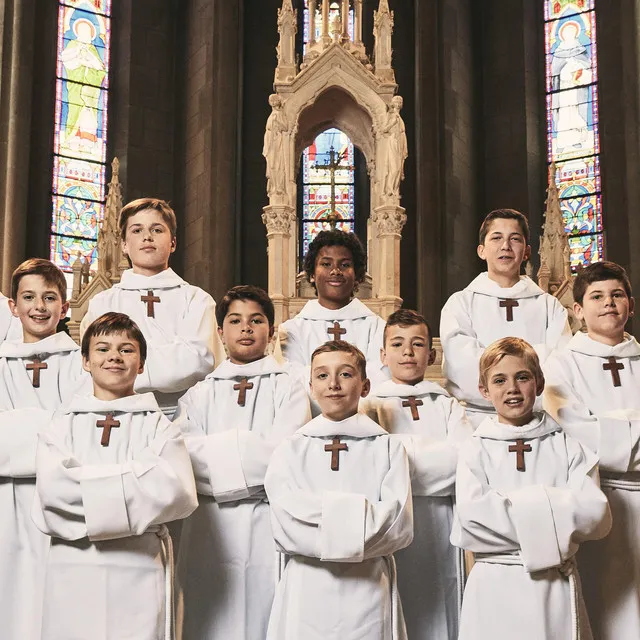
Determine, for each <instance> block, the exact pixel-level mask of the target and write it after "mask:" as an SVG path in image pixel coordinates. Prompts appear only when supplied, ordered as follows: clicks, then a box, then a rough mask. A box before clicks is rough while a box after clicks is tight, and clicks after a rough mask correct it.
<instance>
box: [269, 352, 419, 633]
mask: <svg viewBox="0 0 640 640" xmlns="http://www.w3.org/2000/svg"><path fill="white" fill-rule="evenodd" d="M310 385H311V392H312V394H313V397H314V398H315V400H316V401H317V402H318V404H319V405H320V408H321V410H322V415H321V416H318V417H317V418H315V419H313V420H311V422H309V423H308V424H306V425H305V426H304V427H302V428H301V429H299V430H298V432H297V433H296V434H294V435H293V436H290V437H289V438H287V439H286V440H285V441H284V442H282V444H280V446H279V447H278V448H277V449H276V450H275V452H274V454H273V456H272V458H271V462H270V463H269V468H268V469H267V475H266V477H265V483H264V484H265V489H266V491H267V496H268V498H269V503H270V505H271V525H272V529H273V535H274V538H275V540H276V544H277V546H278V548H279V549H280V551H281V552H282V553H284V554H286V556H287V562H286V566H285V569H284V573H283V575H282V579H281V581H280V583H279V584H278V587H277V588H276V596H275V600H274V604H273V610H272V613H271V619H270V620H269V631H268V634H267V638H268V640H300V639H302V638H304V639H305V640H350V639H355V638H367V640H392V639H393V640H398V639H405V638H406V637H407V636H406V629H405V624H404V618H403V616H402V607H401V605H400V599H399V596H398V593H397V587H396V579H395V561H394V559H393V555H392V554H393V553H394V552H395V551H398V550H399V549H402V548H404V547H406V546H407V545H408V544H409V543H410V542H411V539H412V538H413V518H412V508H411V482H410V478H409V464H408V460H407V455H406V452H405V449H404V447H403V445H402V443H401V442H400V441H399V440H397V439H393V438H391V437H390V436H389V435H388V434H387V433H386V432H385V431H384V429H382V428H381V427H379V426H378V425H377V424H375V422H373V420H371V419H370V418H368V417H367V416H365V415H363V414H359V413H358V401H359V400H360V398H362V397H365V396H366V395H367V393H368V392H369V381H368V380H367V378H366V361H365V358H364V356H363V354H362V353H361V352H360V351H359V349H357V347H354V346H353V345H352V344H349V343H347V342H343V341H336V342H327V343H326V344H324V345H322V346H320V347H319V348H318V349H316V350H315V351H314V353H313V356H312V359H311V382H310Z"/></svg>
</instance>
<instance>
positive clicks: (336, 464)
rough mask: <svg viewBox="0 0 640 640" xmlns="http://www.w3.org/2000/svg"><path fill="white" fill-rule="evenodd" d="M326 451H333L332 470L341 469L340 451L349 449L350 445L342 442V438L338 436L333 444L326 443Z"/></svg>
mask: <svg viewBox="0 0 640 640" xmlns="http://www.w3.org/2000/svg"><path fill="white" fill-rule="evenodd" d="M324 450H325V451H331V471H338V470H339V469H340V452H341V451H349V447H348V446H347V444H346V443H345V442H340V438H338V436H336V437H335V438H334V439H333V441H332V443H331V444H325V445H324Z"/></svg>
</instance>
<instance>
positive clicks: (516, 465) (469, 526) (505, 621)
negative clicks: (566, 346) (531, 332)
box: [451, 338, 611, 640]
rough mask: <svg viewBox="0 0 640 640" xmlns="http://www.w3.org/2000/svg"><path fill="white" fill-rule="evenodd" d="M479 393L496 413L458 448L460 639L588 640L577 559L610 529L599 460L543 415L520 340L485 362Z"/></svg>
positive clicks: (532, 360) (536, 374)
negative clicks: (468, 560) (465, 557)
mask: <svg viewBox="0 0 640 640" xmlns="http://www.w3.org/2000/svg"><path fill="white" fill-rule="evenodd" d="M479 379H480V390H481V392H482V394H483V395H484V396H485V397H486V398H487V399H488V400H490V401H491V402H492V403H493V405H494V406H495V408H496V412H497V417H494V416H489V417H487V418H485V420H484V421H483V422H482V424H481V425H480V426H479V427H478V428H477V429H476V431H475V433H474V435H473V437H472V438H471V439H470V440H469V441H468V442H467V443H466V444H465V445H463V446H462V448H461V451H460V457H459V462H458V471H457V478H456V518H455V521H454V528H453V531H452V533H451V541H452V542H453V543H454V544H455V545H457V546H459V547H461V548H463V549H467V550H469V551H472V552H474V554H475V559H476V563H475V564H474V566H473V568H472V569H471V572H470V575H469V579H468V581H467V585H466V588H465V592H464V599H463V602H462V614H461V619H460V636H459V637H460V640H487V639H488V638H491V640H512V639H513V638H518V640H556V639H560V638H561V639H562V640H590V639H591V638H592V635H591V629H590V627H589V621H588V618H587V616H586V613H585V611H584V605H583V603H582V599H581V597H580V588H579V578H578V575H577V566H576V562H575V559H574V556H575V553H576V551H577V550H578V546H579V544H580V543H582V542H584V541H585V540H594V539H597V538H602V537H603V536H605V535H606V534H607V532H608V531H609V528H610V526H611V514H610V512H609V505H608V503H607V499H606V497H605V496H604V494H603V493H602V491H600V489H599V487H598V470H597V459H596V456H595V455H594V454H593V453H591V452H590V451H588V450H587V449H583V448H582V446H581V445H580V443H579V442H578V441H577V440H575V439H574V438H572V437H571V436H569V435H568V434H566V433H565V432H563V431H562V430H561V428H560V427H559V425H558V424H557V423H556V422H555V421H554V420H553V419H552V418H551V417H550V416H549V415H548V414H547V413H545V412H544V411H543V412H540V413H534V412H533V408H534V403H535V400H536V396H537V395H539V394H540V393H542V391H543V388H544V377H543V375H542V370H541V368H540V363H539V360H538V356H537V355H536V353H535V351H534V350H533V348H532V347H531V345H529V344H528V343H526V342H525V341H524V340H522V339H520V338H502V339H501V340H498V341H497V342H495V343H494V344H493V345H490V346H489V347H488V348H487V349H486V351H485V353H484V354H483V356H482V358H481V359H480V375H479Z"/></svg>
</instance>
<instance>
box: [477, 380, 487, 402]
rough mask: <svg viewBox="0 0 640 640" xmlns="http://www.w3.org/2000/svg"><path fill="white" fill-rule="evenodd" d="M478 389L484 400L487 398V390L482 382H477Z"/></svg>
mask: <svg viewBox="0 0 640 640" xmlns="http://www.w3.org/2000/svg"><path fill="white" fill-rule="evenodd" d="M478 390H479V391H480V394H481V395H482V397H483V398H484V399H485V400H489V399H490V398H489V390H488V389H487V388H486V387H485V386H484V385H483V384H479V385H478Z"/></svg>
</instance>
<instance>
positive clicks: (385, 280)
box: [371, 205, 407, 318]
mask: <svg viewBox="0 0 640 640" xmlns="http://www.w3.org/2000/svg"><path fill="white" fill-rule="evenodd" d="M371 221H372V223H373V227H374V229H375V237H376V247H375V251H376V254H377V255H376V262H377V265H376V268H377V273H376V274H375V275H374V282H376V281H377V287H376V289H377V296H376V297H377V298H379V299H380V301H381V307H380V313H381V315H382V316H383V317H385V318H386V317H387V316H388V315H389V314H390V313H393V312H394V311H395V310H396V309H398V308H400V305H401V304H402V298H401V297H400V240H401V239H402V227H403V226H404V224H405V222H406V221H407V215H406V213H405V210H404V208H403V207H401V206H399V205H382V206H379V207H376V208H375V209H374V211H373V215H372V217H371ZM375 295H376V294H375V293H374V296H375Z"/></svg>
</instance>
